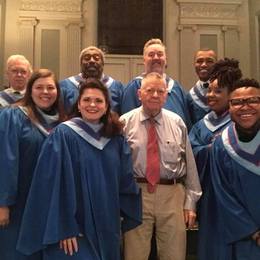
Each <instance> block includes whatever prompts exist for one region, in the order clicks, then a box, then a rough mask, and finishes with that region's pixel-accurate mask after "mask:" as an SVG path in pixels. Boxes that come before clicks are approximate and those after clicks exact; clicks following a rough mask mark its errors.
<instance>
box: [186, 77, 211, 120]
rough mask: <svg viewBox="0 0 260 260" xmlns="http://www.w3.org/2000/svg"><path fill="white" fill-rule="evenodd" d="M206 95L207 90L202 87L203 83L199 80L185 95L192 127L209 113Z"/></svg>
mask: <svg viewBox="0 0 260 260" xmlns="http://www.w3.org/2000/svg"><path fill="white" fill-rule="evenodd" d="M206 93H207V88H204V87H203V82H202V81H200V80H199V81H197V83H196V85H194V86H193V87H192V88H191V89H190V91H189V92H188V93H187V104H188V109H189V113H190V119H191V123H192V125H194V124H195V123H196V122H198V121H199V120H200V119H202V118H203V117H204V116H205V115H206V114H208V113H209V112H210V108H209V106H208V104H207V98H206Z"/></svg>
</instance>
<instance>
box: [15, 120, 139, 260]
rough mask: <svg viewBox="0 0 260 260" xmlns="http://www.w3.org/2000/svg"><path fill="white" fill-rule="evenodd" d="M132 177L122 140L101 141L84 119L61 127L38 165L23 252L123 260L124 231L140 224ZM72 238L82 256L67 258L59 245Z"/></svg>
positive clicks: (21, 246)
mask: <svg viewBox="0 0 260 260" xmlns="http://www.w3.org/2000/svg"><path fill="white" fill-rule="evenodd" d="M97 126H99V125H97ZM132 171H133V170H132V161H131V153H130V148H129V146H128V144H127V142H126V140H125V138H124V137H123V136H121V135H117V136H115V137H112V138H106V137H103V136H100V135H99V129H97V128H95V127H94V124H92V125H91V124H87V123H85V121H83V120H82V119H80V118H76V120H75V119H74V118H73V119H72V120H70V121H67V122H65V123H63V124H61V125H59V126H58V127H57V128H56V130H55V131H54V133H53V134H51V135H50V137H49V138H48V140H46V142H45V144H44V147H43V149H42V153H41V155H40V158H39V161H38V165H37V168H36V172H35V178H34V179H33V183H32V188H31V190H30V194H29V198H28V203H27V207H26V209H25V214H24V218H23V223H22V228H21V233H20V239H19V242H18V249H19V250H20V251H21V252H23V253H25V254H31V253H33V252H35V251H38V250H41V249H44V251H43V253H44V260H46V259H48V260H54V259H57V260H58V259H59V260H62V259H71V260H72V259H77V260H79V259H82V260H86V259H91V260H101V259H102V260H119V259H120V246H119V245H120V234H121V232H120V230H121V231H122V232H125V231H127V230H129V229H132V228H134V227H136V226H137V225H139V224H141V212H142V210H141V196H140V195H141V194H140V191H139V188H138V187H137V185H136V183H135V181H134V178H133V172H132ZM120 216H121V219H120ZM71 237H77V243H78V252H76V253H74V254H73V255H66V254H65V253H64V251H63V250H61V249H60V246H59V241H60V240H63V239H66V238H71Z"/></svg>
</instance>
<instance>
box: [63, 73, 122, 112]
mask: <svg viewBox="0 0 260 260" xmlns="http://www.w3.org/2000/svg"><path fill="white" fill-rule="evenodd" d="M82 80H83V78H82V76H81V74H78V75H76V76H72V77H69V78H67V79H64V80H62V81H60V82H59V84H60V88H61V94H62V101H63V103H64V107H65V111H66V112H67V113H70V112H71V110H72V108H73V106H74V104H75V103H76V102H77V99H78V96H79V84H80V82H81V81H82ZM101 81H102V82H103V84H104V85H105V86H106V87H107V88H108V90H109V94H110V104H111V109H112V110H113V111H114V112H117V113H118V114H119V115H121V107H120V104H121V98H122V93H123V84H122V83H121V82H120V81H117V80H114V79H113V78H112V77H110V76H107V75H104V74H103V75H102V78H101Z"/></svg>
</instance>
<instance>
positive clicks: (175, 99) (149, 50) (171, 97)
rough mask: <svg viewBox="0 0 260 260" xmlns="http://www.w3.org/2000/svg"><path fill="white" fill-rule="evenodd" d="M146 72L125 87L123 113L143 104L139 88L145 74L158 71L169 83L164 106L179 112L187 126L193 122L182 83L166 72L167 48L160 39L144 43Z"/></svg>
mask: <svg viewBox="0 0 260 260" xmlns="http://www.w3.org/2000/svg"><path fill="white" fill-rule="evenodd" d="M143 58H144V73H143V74H142V75H140V76H138V77H136V78H134V79H133V80H132V81H130V82H129V83H128V84H127V86H126V87H125V89H124V92H123V98H122V103H121V109H122V114H124V113H126V112H128V111H130V110H132V109H134V108H137V107H140V106H141V102H140V100H139V98H138V94H137V92H138V89H139V88H140V86H141V81H142V79H143V77H144V75H145V74H148V73H150V72H157V73H159V74H161V75H163V77H164V79H165V81H166V84H167V92H168V95H167V99H166V102H165V104H164V108H166V109H168V110H170V111H172V112H175V113H176V114H178V115H179V116H180V117H181V118H182V120H183V121H184V123H185V124H186V126H187V128H188V129H190V127H191V122H190V116H189V112H188V107H187V101H186V93H185V91H184V90H183V88H182V86H181V85H180V83H179V82H178V81H176V80H173V79H172V78H171V77H169V76H168V75H166V74H165V68H166V50H165V46H164V44H163V43H162V41H161V40H160V39H151V40H149V41H147V42H146V44H145V45H144V52H143Z"/></svg>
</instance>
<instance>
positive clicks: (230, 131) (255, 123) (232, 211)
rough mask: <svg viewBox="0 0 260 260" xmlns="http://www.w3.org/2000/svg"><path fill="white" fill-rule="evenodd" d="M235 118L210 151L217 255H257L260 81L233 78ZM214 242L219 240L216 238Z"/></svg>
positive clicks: (251, 258) (253, 258) (251, 259)
mask: <svg viewBox="0 0 260 260" xmlns="http://www.w3.org/2000/svg"><path fill="white" fill-rule="evenodd" d="M229 105H230V108H229V113H230V116H231V119H232V121H233V123H232V124H231V125H230V126H229V127H227V128H226V129H225V130H224V131H223V133H222V135H221V136H219V137H218V138H217V139H216V140H215V142H214V144H213V146H212V153H211V161H210V166H211V179H212V184H213V192H214V195H215V198H216V211H215V213H216V214H217V217H218V219H219V220H220V221H221V225H220V230H219V234H220V235H219V241H217V242H220V241H222V243H224V246H225V252H224V254H223V256H222V257H221V258H219V259H221V260H228V259H232V260H241V259H247V260H259V259H260V203H259V198H260V188H259V187H260V131H259V125H260V123H259V122H260V120H259V119H260V85H259V83H258V82H257V81H256V80H254V79H243V80H239V81H238V82H236V83H235V84H234V86H233V88H232V89H231V93H230V95H229ZM216 245H218V243H217V244H216Z"/></svg>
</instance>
